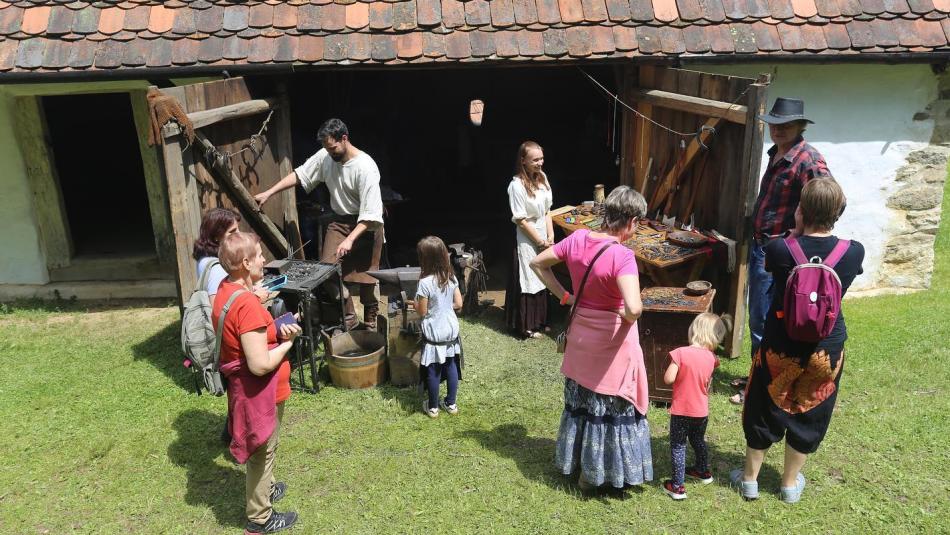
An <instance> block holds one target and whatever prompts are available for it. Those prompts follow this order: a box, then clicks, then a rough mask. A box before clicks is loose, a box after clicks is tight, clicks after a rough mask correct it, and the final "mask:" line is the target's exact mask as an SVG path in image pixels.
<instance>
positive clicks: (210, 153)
mask: <svg viewBox="0 0 950 535" xmlns="http://www.w3.org/2000/svg"><path fill="white" fill-rule="evenodd" d="M195 137H196V143H195V148H197V149H198V150H199V151H200V152H201V154H202V155H203V158H202V160H201V161H202V163H203V164H205V165H206V166H208V164H209V163H210V167H209V168H208V172H209V173H210V174H211V176H212V177H214V179H215V181H216V182H217V183H218V184H219V185H220V186H221V187H222V188H224V190H225V192H227V193H228V197H230V199H231V200H232V201H233V202H234V204H235V206H237V207H238V209H239V210H240V211H241V215H243V216H244V219H245V220H246V221H247V223H248V224H249V225H251V228H253V229H254V231H255V232H257V233H258V234H259V235H260V237H261V240H262V241H263V242H264V245H266V246H267V248H268V249H270V251H271V253H273V254H274V256H277V257H283V256H287V253H288V252H290V249H289V247H288V243H287V239H286V238H284V235H283V234H281V232H280V229H279V228H278V227H277V225H275V224H274V222H273V221H271V219H270V218H269V217H267V215H266V214H264V213H263V212H261V210H260V207H259V206H258V204H257V201H255V200H254V197H251V194H250V193H248V191H247V188H245V187H244V184H242V183H241V179H239V178H238V177H237V176H235V174H234V172H233V171H232V170H231V168H230V167H228V165H227V163H226V161H225V160H224V158H223V156H222V155H221V154H220V153H219V152H218V150H217V149H216V148H215V146H214V145H213V144H212V143H211V141H209V140H208V138H207V137H205V135H204V134H202V133H200V132H195Z"/></svg>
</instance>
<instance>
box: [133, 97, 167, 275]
mask: <svg viewBox="0 0 950 535" xmlns="http://www.w3.org/2000/svg"><path fill="white" fill-rule="evenodd" d="M145 93H146V92H145V90H140V91H130V92H129V99H130V100H131V102H132V118H133V120H134V122H135V130H136V131H137V132H138V142H139V154H140V155H141V157H142V171H143V172H144V175H145V191H146V193H147V195H148V210H149V214H150V215H151V218H152V233H153V234H154V235H155V252H156V253H158V262H159V263H160V264H162V265H166V266H171V265H174V264H175V241H174V232H173V229H172V223H171V216H170V215H169V213H168V191H167V189H166V188H165V178H164V176H163V174H162V158H161V154H160V150H161V147H159V146H156V147H149V146H148V133H149V129H150V128H151V118H150V117H149V113H148V101H146V99H145Z"/></svg>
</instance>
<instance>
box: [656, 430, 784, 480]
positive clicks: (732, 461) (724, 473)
mask: <svg viewBox="0 0 950 535" xmlns="http://www.w3.org/2000/svg"><path fill="white" fill-rule="evenodd" d="M706 448H707V450H708V452H709V469H710V470H711V471H712V473H713V477H715V478H716V481H715V483H716V484H717V485H720V486H723V487H729V472H730V471H732V470H733V469H735V468H741V467H742V466H743V465H744V464H745V451H744V450H743V451H734V450H721V449H719V447H718V446H717V445H716V443H715V442H710V441H709V440H708V439H707V440H706ZM693 453H694V452H693V448H692V446H689V445H687V446H686V466H687V467H689V466H692V465H693V463H694V462H695V456H694V454H693ZM767 461H768V460H767V459H766V462H765V463H763V464H762V468H761V470H759V488H760V489H763V490H765V491H766V492H768V491H769V489H775V490H776V491H777V490H778V488H779V487H780V486H781V481H782V473H781V472H779V471H778V470H777V469H776V468H775V467H774V466H771V465H770V464H769V463H768V462H767ZM672 470H673V465H672V461H671V459H670V437H669V435H662V436H658V437H653V475H654V481H655V482H657V484H658V485H662V484H663V481H664V480H665V479H669V478H670V475H671V474H672ZM692 484H693V485H695V484H696V483H695V482H693V483H692ZM686 485H687V487H689V485H690V480H689V479H687V480H686Z"/></svg>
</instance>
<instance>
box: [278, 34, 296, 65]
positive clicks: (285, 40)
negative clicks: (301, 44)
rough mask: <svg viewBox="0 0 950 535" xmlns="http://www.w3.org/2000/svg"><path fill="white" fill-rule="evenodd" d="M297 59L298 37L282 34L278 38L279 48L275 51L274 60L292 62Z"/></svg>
mask: <svg viewBox="0 0 950 535" xmlns="http://www.w3.org/2000/svg"><path fill="white" fill-rule="evenodd" d="M296 59H297V38H296V37H292V36H290V35H282V36H280V37H278V38H277V49H276V50H275V51H274V61H275V62H277V63H290V62H292V61H294V60H296Z"/></svg>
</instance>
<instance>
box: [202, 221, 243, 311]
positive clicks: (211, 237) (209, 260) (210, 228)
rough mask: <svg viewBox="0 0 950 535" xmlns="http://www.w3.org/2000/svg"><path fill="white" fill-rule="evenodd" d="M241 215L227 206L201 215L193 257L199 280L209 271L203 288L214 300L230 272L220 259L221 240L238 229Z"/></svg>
mask: <svg viewBox="0 0 950 535" xmlns="http://www.w3.org/2000/svg"><path fill="white" fill-rule="evenodd" d="M240 222H241V215H240V214H238V213H237V212H235V211H233V210H228V209H227V208H212V209H211V210H208V211H207V212H205V214H204V215H203V216H202V217H201V226H200V227H199V228H198V239H197V240H195V244H194V246H193V247H192V252H191V257H192V258H194V259H195V262H196V264H195V268H196V270H197V275H198V280H199V281H201V276H202V275H203V274H204V272H205V270H208V269H210V270H211V271H208V276H207V283H206V284H205V287H204V288H202V289H203V290H205V291H207V292H208V299H209V300H211V301H214V294H216V293H217V292H218V286H219V285H220V284H221V281H223V280H224V279H225V278H226V277H227V276H228V273H227V272H226V271H225V270H224V268H223V267H221V264H220V262H219V261H218V247H220V246H221V240H223V239H224V237H225V236H227V235H228V234H234V233H235V232H237V231H238V223H240Z"/></svg>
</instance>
